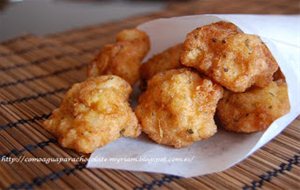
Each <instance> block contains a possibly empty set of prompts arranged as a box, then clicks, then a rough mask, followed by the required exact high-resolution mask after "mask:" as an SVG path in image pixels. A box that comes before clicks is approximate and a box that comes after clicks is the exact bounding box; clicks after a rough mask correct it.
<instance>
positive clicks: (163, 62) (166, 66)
mask: <svg viewBox="0 0 300 190" xmlns="http://www.w3.org/2000/svg"><path fill="white" fill-rule="evenodd" d="M181 51H182V44H177V45H175V46H172V47H170V48H168V49H166V50H164V51H163V52H161V53H159V54H156V55H154V56H153V57H152V58H150V59H149V60H148V61H147V62H146V63H144V64H142V66H141V69H140V70H141V78H142V79H143V80H149V79H150V78H151V77H152V76H154V75H155V74H157V73H159V72H162V71H167V70H171V69H178V68H181V67H183V65H181V64H180V54H181Z"/></svg>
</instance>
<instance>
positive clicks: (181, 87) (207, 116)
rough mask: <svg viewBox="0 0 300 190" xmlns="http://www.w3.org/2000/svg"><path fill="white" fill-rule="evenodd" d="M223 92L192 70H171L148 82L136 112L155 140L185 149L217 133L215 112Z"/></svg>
mask: <svg viewBox="0 0 300 190" xmlns="http://www.w3.org/2000/svg"><path fill="white" fill-rule="evenodd" d="M222 94H223V89H222V87H221V86H220V85H218V84H215V83H213V82H212V81H211V80H209V79H205V78H201V77H200V76H199V75H198V74H197V73H195V72H192V71H190V70H189V69H178V70H175V69H174V70H168V71H165V72H160V73H158V74H156V75H155V76H153V77H152V78H151V79H150V80H149V81H148V87H147V90H146V91H145V92H144V93H143V94H142V95H141V96H140V98H139V104H138V106H137V108H136V111H135V112H136V115H137V117H138V119H139V121H140V123H141V125H142V130H143V132H145V133H146V134H147V135H148V136H149V137H150V138H151V139H152V140H154V141H155V142H157V143H159V144H165V145H171V146H174V147H176V148H181V147H184V146H188V145H190V144H192V143H193V142H195V141H199V140H202V139H206V138H209V137H211V136H213V135H214V134H215V133H216V131H217V127H216V125H215V122H214V113H215V110H216V106H217V102H218V100H219V99H220V98H221V97H222Z"/></svg>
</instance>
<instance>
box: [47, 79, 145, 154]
mask: <svg viewBox="0 0 300 190" xmlns="http://www.w3.org/2000/svg"><path fill="white" fill-rule="evenodd" d="M131 91H132V90H131V86H130V85H129V84H128V83H127V82H126V81H125V80H123V79H121V78H120V77H118V76H114V75H105V76H100V77H91V78H89V79H87V80H86V81H84V82H82V83H77V84H74V85H73V86H72V88H71V89H70V90H69V91H68V92H67V93H66V95H65V97H64V98H63V100H62V103H61V105H60V107H59V108H58V109H55V110H54V111H53V113H52V115H51V117H50V118H49V119H48V120H46V121H45V122H44V127H45V128H46V129H47V130H48V131H49V132H51V133H52V134H53V135H54V136H56V137H57V138H58V141H59V143H60V144H61V145H62V146H63V147H67V148H71V149H74V150H76V151H78V152H83V153H91V152H93V151H94V150H95V149H96V148H98V147H102V146H104V145H106V144H108V143H110V142H112V141H114V140H116V139H118V138H119V137H121V136H126V137H137V136H138V135H139V134H140V132H141V130H140V125H139V124H138V121H137V118H136V116H135V114H134V112H133V111H132V109H131V108H130V106H129V103H128V98H129V95H130V93H131Z"/></svg>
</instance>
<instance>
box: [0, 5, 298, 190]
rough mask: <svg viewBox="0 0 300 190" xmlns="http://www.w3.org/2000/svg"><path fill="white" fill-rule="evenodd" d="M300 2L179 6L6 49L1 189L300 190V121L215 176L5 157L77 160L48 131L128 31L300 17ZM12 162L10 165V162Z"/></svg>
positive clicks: (1, 66)
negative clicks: (238, 16)
mask: <svg viewBox="0 0 300 190" xmlns="http://www.w3.org/2000/svg"><path fill="white" fill-rule="evenodd" d="M299 11H300V10H299V1H298V0H297V1H295V0H287V1H283V0H270V1H262V0H253V1H238V0H223V1H220V0H210V1H194V2H189V3H180V2H176V3H173V4H171V5H169V6H168V7H167V8H166V9H164V10H162V11H159V12H153V13H150V14H146V15H142V16H134V17H130V18H126V19H124V20H120V21H115V22H110V23H105V24H98V25H92V26H88V27H83V28H77V29H73V30H69V31H66V32H60V33H54V34H51V35H47V36H37V35H30V34H28V35H24V36H20V37H17V38H14V39H11V40H7V41H4V42H2V43H0V73H1V74H0V106H1V109H0V113H1V114H0V157H1V162H0V189H9V188H10V189H32V188H37V189H260V188H261V189H299V188H300V183H299V181H300V167H299V156H300V151H299V150H300V143H299V142H300V141H299V140H300V117H298V118H297V119H296V120H295V121H294V122H293V123H291V124H290V125H289V127H287V128H286V129H285V130H284V131H283V132H282V133H281V134H280V135H279V136H278V137H276V138H275V139H273V140H272V141H271V142H270V143H268V144H267V145H265V146H264V147H262V148H261V149H259V150H258V151H256V152H255V153H254V154H253V155H251V156H250V157H249V158H247V159H246V160H244V161H242V162H241V163H239V164H237V165H235V166H234V167H232V168H230V169H228V170H226V171H224V172H219V173H215V174H210V175H205V176H200V177H194V178H187V179H186V178H179V177H176V176H171V175H164V174H158V173H146V172H131V171H121V170H109V169H87V168H86V167H85V166H86V165H85V163H84V162H63V163H60V164H57V163H49V164H44V163H37V162H31V163H30V162H28V163H25V162H22V163H13V164H10V163H8V162H5V161H4V159H5V158H19V159H24V158H25V157H26V158H55V157H56V158H57V157H65V158H74V157H80V156H88V155H80V154H78V153H76V152H74V151H71V150H68V149H64V148H62V147H60V146H59V145H58V144H57V141H56V140H55V138H54V137H53V136H52V135H51V134H49V133H48V132H47V131H45V130H44V129H43V128H42V127H41V123H42V121H43V120H44V119H46V118H48V117H49V115H50V113H51V111H52V110H53V109H54V108H56V107H57V106H58V105H59V102H60V100H61V98H62V96H63V94H64V92H65V91H66V90H67V89H68V88H69V87H70V85H72V84H73V83H75V82H79V81H82V80H84V79H85V76H84V74H82V73H84V72H85V71H84V70H85V69H86V63H88V62H89V61H90V60H91V59H92V58H93V57H94V56H95V54H96V53H97V52H98V51H99V48H100V47H101V46H102V45H104V44H106V43H109V42H112V41H113V40H114V36H115V34H116V33H117V32H118V31H120V30H122V29H124V28H131V27H135V26H137V25H138V24H140V23H143V22H145V21H148V20H152V19H155V18H160V17H171V16H179V15H190V14H204V13H248V14H299ZM6 161H7V160H6Z"/></svg>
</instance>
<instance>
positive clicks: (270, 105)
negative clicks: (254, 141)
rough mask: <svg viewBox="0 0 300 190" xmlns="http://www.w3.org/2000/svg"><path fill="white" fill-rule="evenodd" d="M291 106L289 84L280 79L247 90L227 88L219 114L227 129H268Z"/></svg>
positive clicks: (240, 130) (237, 130)
mask: <svg viewBox="0 0 300 190" xmlns="http://www.w3.org/2000/svg"><path fill="white" fill-rule="evenodd" d="M289 110H290V104H289V98H288V92H287V85H286V83H285V82H284V81H283V80H278V81H273V82H271V83H270V84H269V85H268V86H267V87H265V88H259V87H252V88H251V89H249V90H247V91H246V92H244V93H234V92H230V91H225V93H224V97H223V99H221V100H220V102H219V103H218V107H217V116H218V119H219V120H220V122H221V124H222V125H223V127H224V128H225V129H226V130H229V131H234V132H240V133H252V132H257V131H262V130H265V129H266V128H268V127H269V126H270V124H271V123H272V122H273V121H275V120H276V119H278V118H279V117H281V116H283V115H284V114H286V113H288V112H289Z"/></svg>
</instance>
